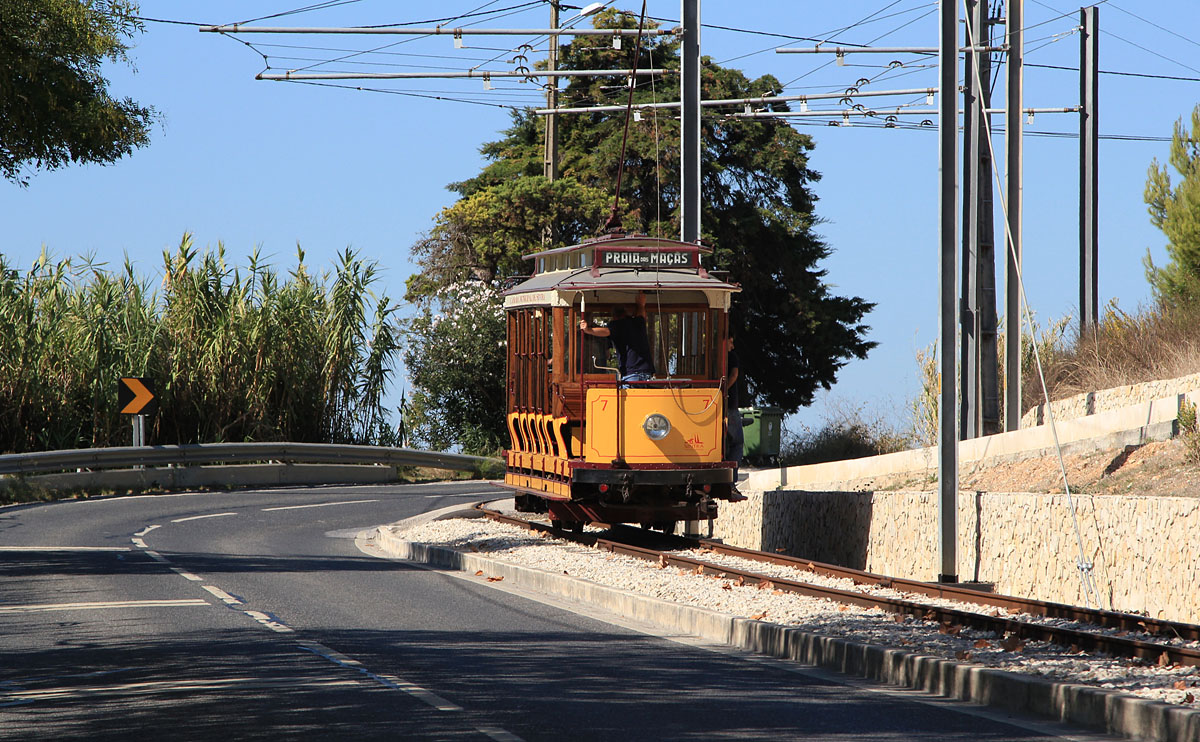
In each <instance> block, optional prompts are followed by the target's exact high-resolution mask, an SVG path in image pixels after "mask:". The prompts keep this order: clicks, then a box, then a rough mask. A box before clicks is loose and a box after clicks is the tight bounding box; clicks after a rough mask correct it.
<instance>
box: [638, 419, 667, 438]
mask: <svg viewBox="0 0 1200 742" xmlns="http://www.w3.org/2000/svg"><path fill="white" fill-rule="evenodd" d="M642 430H644V431H646V437H647V438H649V439H650V440H652V441H661V440H662V439H663V438H666V437H667V433H670V432H671V421H670V420H668V419H667V418H666V416H665V415H660V414H658V413H657V412H655V413H654V414H652V415H647V416H646V420H645V421H644V422H643V423H642Z"/></svg>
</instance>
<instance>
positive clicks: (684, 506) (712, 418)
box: [502, 235, 741, 526]
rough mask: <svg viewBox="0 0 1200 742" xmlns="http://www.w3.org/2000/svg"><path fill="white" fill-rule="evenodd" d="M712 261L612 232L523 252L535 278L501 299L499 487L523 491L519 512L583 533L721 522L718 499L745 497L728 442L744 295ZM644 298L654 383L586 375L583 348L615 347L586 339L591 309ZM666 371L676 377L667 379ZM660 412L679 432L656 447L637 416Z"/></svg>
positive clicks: (698, 250)
mask: <svg viewBox="0 0 1200 742" xmlns="http://www.w3.org/2000/svg"><path fill="white" fill-rule="evenodd" d="M709 252H711V249H710V248H707V247H704V246H701V245H697V244H692V243H686V242H679V241H676V240H664V239H658V238H649V237H644V236H626V235H609V236H606V237H601V238H598V239H595V240H590V241H587V242H584V243H581V244H579V245H573V246H570V247H564V248H559V249H556V250H549V251H545V252H541V253H536V254H534V255H530V256H527V259H529V260H532V261H533V262H534V268H535V270H534V274H533V276H531V277H530V278H529V279H528V280H526V281H524V282H523V283H521V284H519V285H518V286H516V287H514V288H512V289H510V290H509V291H507V292H506V293H505V309H506V312H505V314H506V323H507V337H508V362H507V400H506V402H507V405H506V410H507V414H506V423H507V428H508V433H509V441H510V445H509V448H508V449H507V450H505V452H504V453H505V463H506V471H505V479H504V483H503V485H502V486H504V487H506V488H508V489H511V490H514V491H515V492H516V493H517V495H516V499H517V507H518V510H525V511H534V512H549V514H550V517H551V519H552V520H557V521H563V522H567V523H571V524H577V525H578V524H582V523H583V522H584V521H600V522H609V523H617V522H636V523H643V524H658V525H660V526H665V525H667V524H670V523H673V522H675V521H679V520H707V519H711V518H714V517H716V514H717V509H716V504H715V501H716V500H721V499H725V500H731V499H741V498H740V495H738V494H737V490H736V488H734V487H733V473H734V470H735V464H734V463H733V462H730V461H725V460H724V441H723V439H724V434H723V431H724V425H723V420H724V388H725V379H726V361H727V354H726V353H725V352H724V348H725V347H726V344H725V340H726V338H727V337H728V329H729V327H728V321H729V320H728V310H729V306H730V304H731V298H730V297H731V296H732V294H733V293H735V292H737V291H739V290H740V289H739V288H738V287H737V286H736V285H735V284H730V283H726V282H724V281H722V280H720V279H718V278H716V277H713V276H711V275H710V274H709V273H708V272H707V271H706V270H705V269H704V268H703V267H702V266H701V264H700V258H701V256H702V255H703V254H706V253H709ZM639 291H642V292H647V293H649V294H652V295H653V298H654V301H653V303H652V304H650V305H649V306H648V309H650V308H652V310H653V313H651V312H650V311H648V312H647V314H648V322H647V324H648V327H649V328H650V329H651V334H652V337H654V338H655V339H656V340H658V341H659V342H655V343H653V345H654V346H655V347H654V350H655V354H656V358H655V366H656V368H658V369H659V370H660V374H658V375H657V376H656V378H655V379H653V380H652V381H648V382H625V383H618V380H617V378H616V375H615V373H614V370H612V369H606V368H604V367H602V366H597V367H596V368H593V369H589V368H586V367H585V366H584V360H585V359H584V356H585V355H586V354H587V353H588V352H589V346H591V348H592V349H597V347H596V346H595V345H593V344H594V343H596V342H597V341H599V342H600V343H604V344H607V340H605V339H603V338H592V337H591V336H586V335H585V334H584V333H583V332H582V331H581V330H579V329H578V324H579V321H580V320H581V319H583V318H585V317H588V316H591V315H592V314H593V313H594V312H595V309H597V308H599V309H601V310H604V311H602V313H606V311H607V310H610V309H611V308H612V307H613V306H615V305H616V304H623V303H626V302H629V303H632V299H631V298H630V297H633V296H636V294H637V292H639ZM589 304H590V305H591V307H592V311H589V310H588V309H587V306H588V305H589ZM660 323H662V324H660ZM664 324H665V325H666V326H663V325H664ZM672 349H674V350H675V351H677V352H676V353H675V354H674V355H673V356H671V355H670V353H671V351H672ZM685 349H686V351H688V352H684V351H685ZM592 360H593V363H594V362H595V361H594V356H593V359H592ZM672 364H673V365H674V367H675V368H674V370H675V374H674V375H671V374H664V373H661V372H662V371H666V370H668V369H669V368H670V367H671V365H672ZM680 373H684V374H687V378H680V376H679V374H680ZM610 401H612V402H614V403H615V404H614V405H613V407H614V408H615V421H614V414H613V413H612V412H607V410H608V403H609V402H610ZM589 405H591V407H589ZM660 409H661V414H663V415H665V416H667V417H668V419H670V418H672V417H673V418H674V419H675V423H674V424H675V425H676V426H677V427H679V428H680V430H679V433H680V434H679V435H673V436H669V437H668V438H666V439H664V440H663V441H660V442H655V441H653V440H651V439H650V438H649V435H648V434H646V435H640V433H639V432H638V431H637V430H636V429H635V428H634V426H635V425H636V424H637V421H636V420H633V421H632V423H631V420H630V415H634V416H637V415H646V414H647V413H646V411H647V410H660ZM649 414H655V413H654V412H651V413H649ZM688 431H690V432H691V436H692V437H691V438H687V439H684V438H683V433H684V432H688ZM613 439H615V440H613ZM681 441H682V443H681ZM585 447H586V450H585ZM605 451H608V452H610V453H611V452H614V451H615V455H601V454H603V453H604V452H605Z"/></svg>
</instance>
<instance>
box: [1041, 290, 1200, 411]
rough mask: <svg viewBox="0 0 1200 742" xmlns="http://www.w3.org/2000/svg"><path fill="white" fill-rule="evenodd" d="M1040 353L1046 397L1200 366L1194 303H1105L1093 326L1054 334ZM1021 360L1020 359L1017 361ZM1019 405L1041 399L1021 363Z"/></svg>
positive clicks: (1198, 312) (1199, 314) (1198, 313)
mask: <svg viewBox="0 0 1200 742" xmlns="http://www.w3.org/2000/svg"><path fill="white" fill-rule="evenodd" d="M1051 345H1052V346H1053V348H1052V350H1051V352H1049V353H1048V354H1046V355H1045V356H1043V358H1042V364H1043V366H1044V368H1045V372H1046V386H1047V388H1048V389H1049V392H1050V398H1051V399H1052V400H1057V399H1064V398H1066V397H1071V396H1073V395H1076V394H1081V393H1084V392H1091V391H1096V390H1099V389H1111V388H1113V387H1118V386H1124V385H1126V384H1139V383H1142V382H1146V381H1155V380H1158V379H1172V378H1176V377H1179V376H1187V375H1188V374H1194V373H1197V372H1200V308H1197V307H1176V308H1170V309H1167V308H1163V307H1143V308H1141V309H1139V310H1138V311H1137V312H1136V313H1134V314H1127V313H1126V312H1123V311H1121V310H1120V309H1119V308H1118V307H1117V306H1116V304H1115V303H1114V304H1110V305H1109V306H1108V308H1107V310H1106V311H1105V313H1104V316H1103V317H1102V318H1101V320H1100V322H1099V325H1098V327H1097V328H1096V330H1095V332H1090V333H1080V332H1079V331H1078V330H1076V331H1075V332H1074V336H1073V337H1071V338H1070V339H1069V342H1068V340H1067V338H1066V337H1065V336H1063V335H1061V334H1060V336H1059V337H1058V338H1056V339H1054V341H1053V342H1052V343H1051ZM1023 365H1024V364H1023ZM1024 383H1025V387H1024V392H1025V394H1024V400H1023V401H1024V408H1025V409H1029V408H1030V407H1033V406H1034V405H1037V404H1041V403H1042V402H1043V401H1044V399H1043V397H1042V389H1041V384H1040V383H1039V382H1038V379H1037V376H1036V372H1035V371H1034V370H1033V369H1032V368H1030V367H1027V368H1026V373H1025V382H1024Z"/></svg>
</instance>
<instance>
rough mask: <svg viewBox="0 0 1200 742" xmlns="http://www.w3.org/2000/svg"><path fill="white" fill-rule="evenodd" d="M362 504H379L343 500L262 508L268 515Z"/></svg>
mask: <svg viewBox="0 0 1200 742" xmlns="http://www.w3.org/2000/svg"><path fill="white" fill-rule="evenodd" d="M364 502H379V500H344V501H342V502H317V503H313V504H312V505H286V506H284V507H279V508H263V509H262V511H263V512H264V513H269V512H271V511H272V510H301V509H303V508H324V507H328V506H330V505H358V504H360V503H364Z"/></svg>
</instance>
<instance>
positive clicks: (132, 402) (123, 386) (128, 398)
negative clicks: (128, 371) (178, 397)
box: [117, 376, 158, 415]
mask: <svg viewBox="0 0 1200 742" xmlns="http://www.w3.org/2000/svg"><path fill="white" fill-rule="evenodd" d="M117 406H118V407H120V408H121V414H123V415H149V414H151V413H153V412H154V411H155V410H156V409H157V408H158V397H157V396H155V388H154V380H153V379H150V378H146V377H144V376H142V377H138V376H122V377H121V383H120V384H119V385H118V386H117Z"/></svg>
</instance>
